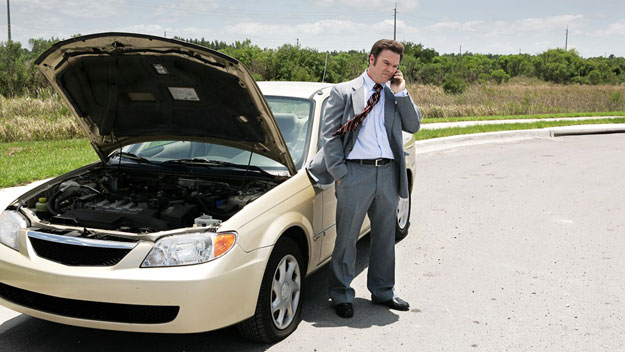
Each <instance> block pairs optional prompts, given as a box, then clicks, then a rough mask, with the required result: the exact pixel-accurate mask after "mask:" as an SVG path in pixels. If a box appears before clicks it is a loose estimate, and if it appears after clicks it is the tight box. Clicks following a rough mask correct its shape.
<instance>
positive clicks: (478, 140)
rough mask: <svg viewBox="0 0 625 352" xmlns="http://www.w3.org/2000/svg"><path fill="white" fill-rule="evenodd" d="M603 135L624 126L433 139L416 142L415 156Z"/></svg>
mask: <svg viewBox="0 0 625 352" xmlns="http://www.w3.org/2000/svg"><path fill="white" fill-rule="evenodd" d="M603 133H625V124H597V125H577V126H561V127H550V128H541V129H532V130H518V131H500V132H485V133H472V134H463V135H458V136H451V137H442V138H434V139H427V140H423V141H416V142H415V154H417V155H420V154H426V153H431V152H437V151H442V150H447V149H453V148H460V147H467V146H471V145H479V144H487V143H512V142H516V141H521V140H527V139H549V138H554V137H560V136H571V135H584V134H603Z"/></svg>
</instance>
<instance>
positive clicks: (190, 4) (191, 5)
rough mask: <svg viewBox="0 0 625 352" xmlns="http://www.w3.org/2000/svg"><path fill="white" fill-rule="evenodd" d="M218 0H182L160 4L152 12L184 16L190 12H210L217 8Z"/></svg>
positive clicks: (160, 14)
mask: <svg viewBox="0 0 625 352" xmlns="http://www.w3.org/2000/svg"><path fill="white" fill-rule="evenodd" d="M218 2H219V1H218V0H202V1H195V0H182V1H179V2H177V3H171V4H167V5H160V6H159V7H157V8H156V11H155V12H154V15H155V16H168V17H184V16H186V15H189V14H190V13H195V14H197V13H204V12H205V13H207V14H209V13H211V11H213V10H216V9H218V8H219V3H218Z"/></svg>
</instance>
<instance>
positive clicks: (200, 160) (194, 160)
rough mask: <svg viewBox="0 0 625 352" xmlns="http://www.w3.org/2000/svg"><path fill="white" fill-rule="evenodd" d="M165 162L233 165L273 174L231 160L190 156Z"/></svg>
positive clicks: (164, 162)
mask: <svg viewBox="0 0 625 352" xmlns="http://www.w3.org/2000/svg"><path fill="white" fill-rule="evenodd" d="M163 164H204V165H209V166H224V167H232V168H235V169H242V170H254V171H258V172H260V173H262V174H264V175H268V176H271V174H270V173H268V172H267V171H265V170H263V169H261V168H260V167H258V166H254V165H242V164H235V163H231V162H229V161H221V160H209V159H204V158H188V159H175V160H167V161H163Z"/></svg>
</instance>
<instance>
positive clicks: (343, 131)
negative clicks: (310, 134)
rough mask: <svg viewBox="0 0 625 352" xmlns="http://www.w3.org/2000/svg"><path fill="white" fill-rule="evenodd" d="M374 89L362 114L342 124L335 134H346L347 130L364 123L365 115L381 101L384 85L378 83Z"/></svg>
mask: <svg viewBox="0 0 625 352" xmlns="http://www.w3.org/2000/svg"><path fill="white" fill-rule="evenodd" d="M373 90H374V92H373V94H371V97H370V98H369V100H368V101H367V106H365V109H364V110H363V111H362V112H361V113H360V114H358V115H356V116H354V118H353V119H351V120H349V121H347V123H345V124H344V125H343V126H341V128H339V129H338V130H336V132H334V134H333V136H338V135H344V134H346V133H347V132H350V131H353V130H355V129H356V128H358V126H360V125H361V124H362V122H363V121H364V120H365V117H367V115H369V113H370V112H371V110H373V106H374V105H375V104H377V102H378V101H380V91H381V90H382V86H381V85H380V84H377V83H376V84H375V86H373Z"/></svg>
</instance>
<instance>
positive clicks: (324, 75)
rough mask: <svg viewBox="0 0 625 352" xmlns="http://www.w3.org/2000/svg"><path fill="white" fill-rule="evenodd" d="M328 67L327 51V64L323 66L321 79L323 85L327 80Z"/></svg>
mask: <svg viewBox="0 0 625 352" xmlns="http://www.w3.org/2000/svg"><path fill="white" fill-rule="evenodd" d="M327 67H328V52H327V51H326V62H325V63H324V64H323V76H322V77H321V83H323V82H325V80H326V68H327Z"/></svg>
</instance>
